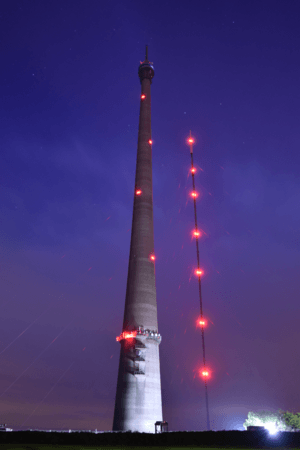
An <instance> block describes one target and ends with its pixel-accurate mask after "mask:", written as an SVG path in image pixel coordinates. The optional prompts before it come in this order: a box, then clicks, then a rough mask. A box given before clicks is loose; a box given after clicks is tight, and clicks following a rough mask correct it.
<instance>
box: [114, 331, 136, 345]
mask: <svg viewBox="0 0 300 450" xmlns="http://www.w3.org/2000/svg"><path fill="white" fill-rule="evenodd" d="M135 337H136V331H123V333H121V334H120V336H117V337H116V341H117V342H120V341H122V339H132V338H135Z"/></svg>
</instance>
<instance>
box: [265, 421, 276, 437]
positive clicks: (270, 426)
mask: <svg viewBox="0 0 300 450" xmlns="http://www.w3.org/2000/svg"><path fill="white" fill-rule="evenodd" d="M264 427H265V429H266V430H268V432H269V433H270V434H272V435H274V434H277V433H278V430H277V427H276V425H275V423H274V422H273V423H272V422H269V423H266V424H264Z"/></svg>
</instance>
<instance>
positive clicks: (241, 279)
mask: <svg viewBox="0 0 300 450" xmlns="http://www.w3.org/2000/svg"><path fill="white" fill-rule="evenodd" d="M299 12H300V6H299V3H298V2H297V1H292V0H290V1H283V0H282V1H280V0H279V1H274V0H270V1H268V0H260V1H255V0H254V1H253V0H251V1H250V0H244V1H240V0H236V1H234V0H228V1H224V0H212V1H209V0H207V1H204V0H203V1H196V0H192V1H189V0H187V1H184V2H164V1H162V2H161V1H152V2H141V1H137V0H131V1H119V2H118V1H116V0H111V1H107V2H101V1H96V0H87V1H83V0H81V1H76V0H72V1H71V0H63V1H61V0H60V1H58V0H51V1H49V2H44V1H34V0H32V1H28V0H27V1H25V0H24V1H21V0H20V1H16V0H9V1H6V2H5V1H4V2H3V3H2V9H1V27H0V30H1V31H0V33H1V72H0V77H1V83H0V84H1V104H0V112H1V133H0V148H1V151H0V154H1V165H0V172H1V194H0V198H1V202H0V207H1V214H0V217H1V224H0V230H1V272H0V273H1V299H0V305H1V318H0V329H1V335H0V336H1V337H0V367H1V370H0V388H1V391H0V422H5V423H7V424H8V426H10V427H11V428H14V429H27V428H39V429H69V428H71V429H95V428H97V429H98V430H110V429H111V426H112V419H113V409H114V399H115V393H116V383H117V372H118V363H119V352H120V347H119V344H118V343H117V342H116V336H117V335H119V334H120V332H121V328H122V320H123V312H124V303H125V289H126V279H127V269H128V257H129V245H130V229H131V215H132V207H133V192H134V177H135V160H136V148H137V131H138V118H139V101H140V100H139V98H140V82H139V79H138V75H137V70H138V66H139V62H140V61H141V60H143V59H144V54H145V44H148V45H149V59H150V61H153V63H154V68H155V77H154V79H153V83H152V132H153V201H154V238H155V254H156V288H157V304H158V323H159V332H160V333H161V334H162V343H161V345H160V358H161V378H162V396H163V411H164V419H165V420H167V421H168V422H169V429H171V430H203V429H205V427H206V413H205V393H204V384H203V380H202V379H201V378H200V377H199V376H198V372H197V371H198V370H199V369H200V368H201V362H202V350H201V334H200V329H199V328H196V319H197V317H198V316H199V311H200V310H199V298H198V284H197V278H196V277H195V276H194V268H195V266H196V249H195V242H194V241H193V239H192V238H191V231H192V230H193V224H194V222H193V220H194V218H193V201H192V200H191V198H190V196H189V193H190V191H191V189H192V180H191V177H190V176H189V168H190V154H189V148H188V146H187V145H186V142H185V141H186V137H187V136H188V134H189V131H190V130H192V134H193V135H194V136H195V138H196V140H197V143H196V145H195V146H194V162H195V165H196V167H197V168H198V172H197V176H196V188H197V190H198V191H199V193H200V195H199V197H198V199H197V208H198V219H199V227H200V228H201V229H202V230H203V234H202V238H201V239H200V241H199V243H200V258H201V267H202V269H203V271H204V276H203V279H202V283H203V308H204V314H205V316H206V317H207V320H208V326H207V328H206V335H205V337H206V352H207V365H208V367H209V369H210V370H211V377H210V380H209V391H208V393H209V402H210V413H211V426H212V428H213V429H242V425H243V422H244V421H245V419H246V416H247V413H248V411H251V410H272V411H275V410H278V409H279V408H281V409H285V410H294V411H297V407H298V408H299V402H300V394H299V379H300V365H299V358H298V355H299V338H300V331H299V309H300V308H299V262H300V258H299V257H300V253H299V251H300V248H299V237H300V233H299V225H300V224H299V221H300V207H299V205H300V179H299V167H300V165H299V164H300V160H299V144H300V129H299V115H300V95H299V79H300V65H299V45H300V37H299ZM195 375H196V376H195Z"/></svg>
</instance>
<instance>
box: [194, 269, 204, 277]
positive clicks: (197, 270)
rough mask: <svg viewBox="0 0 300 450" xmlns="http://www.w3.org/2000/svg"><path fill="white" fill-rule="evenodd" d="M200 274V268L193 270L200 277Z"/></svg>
mask: <svg viewBox="0 0 300 450" xmlns="http://www.w3.org/2000/svg"><path fill="white" fill-rule="evenodd" d="M202 274H203V272H202V270H200V269H196V270H195V275H198V276H199V277H200V275H202Z"/></svg>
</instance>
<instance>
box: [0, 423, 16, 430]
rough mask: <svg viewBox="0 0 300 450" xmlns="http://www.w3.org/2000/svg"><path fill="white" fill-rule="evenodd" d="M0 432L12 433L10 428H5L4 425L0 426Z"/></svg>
mask: <svg viewBox="0 0 300 450" xmlns="http://www.w3.org/2000/svg"><path fill="white" fill-rule="evenodd" d="M0 431H13V429H12V428H7V426H6V423H1V424H0Z"/></svg>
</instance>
